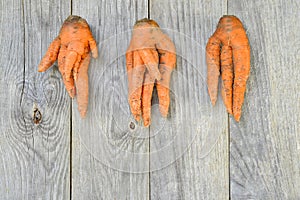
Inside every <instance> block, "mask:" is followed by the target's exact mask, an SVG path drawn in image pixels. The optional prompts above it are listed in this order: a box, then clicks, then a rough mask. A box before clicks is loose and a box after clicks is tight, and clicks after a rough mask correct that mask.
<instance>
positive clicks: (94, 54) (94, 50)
mask: <svg viewBox="0 0 300 200" xmlns="http://www.w3.org/2000/svg"><path fill="white" fill-rule="evenodd" d="M92 56H93V58H98V49H97V48H95V49H93V50H92Z"/></svg>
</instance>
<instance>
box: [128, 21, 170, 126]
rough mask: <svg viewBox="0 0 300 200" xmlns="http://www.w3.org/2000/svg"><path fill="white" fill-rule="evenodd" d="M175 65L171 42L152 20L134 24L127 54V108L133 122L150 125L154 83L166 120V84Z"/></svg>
mask: <svg viewBox="0 0 300 200" xmlns="http://www.w3.org/2000/svg"><path fill="white" fill-rule="evenodd" d="M175 64H176V50H175V46H174V44H173V42H172V41H171V40H170V38H169V37H168V36H167V35H165V34H164V33H163V32H162V31H161V30H160V28H159V26H158V24H157V23H156V22H155V21H154V20H149V19H142V20H139V21H137V22H136V24H135V25H134V29H133V34H132V39H131V42H130V45H129V47H128V49H127V52H126V66H127V74H128V87H129V94H128V95H129V97H128V99H129V105H130V109H131V112H132V114H133V116H134V118H135V119H136V120H137V121H139V120H140V119H141V117H140V116H141V115H142V118H143V120H144V126H149V125H150V124H151V99H152V92H153V87H154V85H155V83H156V87H157V92H158V98H159V107H160V112H161V114H162V116H163V117H167V115H168V109H169V104H170V94H169V84H170V79H171V72H172V70H173V69H174V67H175Z"/></svg>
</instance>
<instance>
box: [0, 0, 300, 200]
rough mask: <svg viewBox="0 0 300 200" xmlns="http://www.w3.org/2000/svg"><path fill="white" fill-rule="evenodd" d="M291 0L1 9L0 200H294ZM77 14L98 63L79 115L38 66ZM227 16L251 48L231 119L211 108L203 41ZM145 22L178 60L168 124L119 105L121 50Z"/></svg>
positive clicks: (114, 1) (296, 142) (14, 0)
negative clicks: (242, 93)
mask: <svg viewBox="0 0 300 200" xmlns="http://www.w3.org/2000/svg"><path fill="white" fill-rule="evenodd" d="M299 10H300V3H299V1H294V0H286V1H282V0H266V1H259V0H254V1H248V0H139V1H138V0H124V1H121V0H69V1H60V0H42V1H41V0H30V1H29V0H23V1H22V0H3V1H1V3H0V29H1V32H0V41H1V46H0V53H1V54H0V111H1V112H0V115H1V118H0V199H5V200H6V199H7V200H12V199H28V200H31V199H188V200H189V199H229V198H232V199H300V190H299V188H300V92H299V91H300V67H299V63H300V56H299V54H300V37H299V35H300V34H299V33H300V24H299V21H300V12H299ZM70 14H74V15H80V16H82V17H84V18H86V19H87V21H88V22H89V24H90V26H91V29H92V32H93V34H94V36H95V38H96V40H97V41H98V45H99V51H100V55H99V57H98V59H96V60H95V59H93V60H92V62H91V64H90V68H89V74H90V102H89V111H88V114H87V118H86V119H84V120H82V119H80V117H79V113H78V111H77V104H76V101H75V100H71V99H70V98H69V97H68V95H67V92H66V91H65V88H64V85H63V84H62V80H61V76H60V74H59V72H58V70H57V67H56V66H54V67H52V68H51V69H50V70H48V71H47V72H45V73H38V72H37V66H38V63H39V61H40V59H41V58H42V56H43V54H44V53H45V52H46V50H47V48H48V45H49V44H50V42H51V41H52V40H53V39H54V38H55V37H56V35H57V34H58V32H59V29H60V26H61V24H62V22H63V21H64V19H65V18H66V17H67V16H68V15H70ZM224 14H233V15H236V16H238V17H239V18H240V19H241V21H242V22H243V24H244V25H245V28H246V30H247V34H248V36H249V40H250V44H251V75H250V78H249V80H248V88H247V92H246V98H245V103H244V107H243V115H242V118H241V121H240V123H236V122H235V121H234V120H233V119H232V117H230V116H228V115H227V113H226V111H225V108H224V106H223V103H222V101H221V99H220V96H219V100H218V102H217V105H216V106H215V107H212V106H211V104H210V101H209V97H208V93H207V87H206V84H205V79H206V65H205V45H206V42H207V39H208V38H209V36H210V35H211V34H212V33H213V31H214V30H215V27H216V25H217V23H218V20H219V18H220V17H221V16H222V15H224ZM144 17H150V18H152V19H155V20H156V21H157V22H158V23H159V24H160V26H161V28H163V29H164V31H165V32H166V33H168V34H169V35H170V37H171V38H172V39H173V40H174V42H175V44H176V47H177V51H178V61H177V67H176V70H175V71H174V73H173V76H172V80H171V108H170V114H169V116H168V118H167V119H162V118H161V116H160V114H159V112H158V109H157V96H156V95H154V97H153V107H152V112H153V114H152V118H153V123H152V125H151V126H150V127H149V128H144V127H142V126H141V125H140V124H137V123H136V122H135V121H134V120H133V119H132V116H131V115H130V111H129V106H128V103H127V79H126V71H125V56H124V52H125V51H126V48H127V46H128V43H129V40H130V36H131V28H132V26H133V24H134V22H135V21H136V20H138V19H141V18H144Z"/></svg>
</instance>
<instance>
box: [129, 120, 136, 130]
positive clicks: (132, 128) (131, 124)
mask: <svg viewBox="0 0 300 200" xmlns="http://www.w3.org/2000/svg"><path fill="white" fill-rule="evenodd" d="M129 128H130V129H131V130H134V129H135V123H134V122H130V123H129Z"/></svg>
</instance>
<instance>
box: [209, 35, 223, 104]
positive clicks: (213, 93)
mask: <svg viewBox="0 0 300 200" xmlns="http://www.w3.org/2000/svg"><path fill="white" fill-rule="evenodd" d="M220 44H221V41H220V40H218V39H217V38H215V37H211V38H210V39H209V40H208V43H207V46H206V63H207V87H208V93H209V96H210V100H211V103H212V105H215V104H216V101H217V97H218V82H219V76H220Z"/></svg>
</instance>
